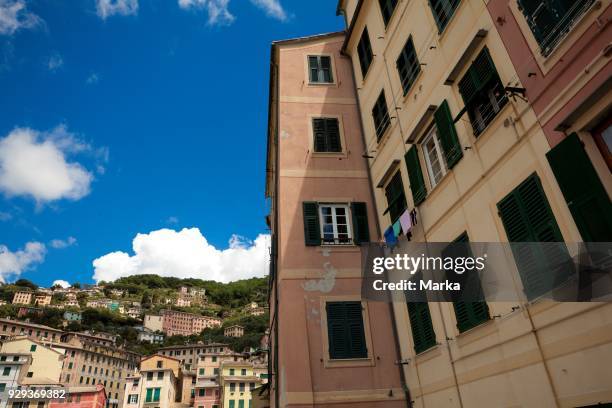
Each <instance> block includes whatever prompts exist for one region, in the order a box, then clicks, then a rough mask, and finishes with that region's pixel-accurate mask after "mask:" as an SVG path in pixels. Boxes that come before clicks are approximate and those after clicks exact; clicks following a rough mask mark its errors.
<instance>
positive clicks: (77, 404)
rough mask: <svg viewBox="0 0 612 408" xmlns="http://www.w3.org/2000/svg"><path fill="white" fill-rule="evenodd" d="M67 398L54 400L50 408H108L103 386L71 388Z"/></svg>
mask: <svg viewBox="0 0 612 408" xmlns="http://www.w3.org/2000/svg"><path fill="white" fill-rule="evenodd" d="M66 392H67V395H68V397H67V398H64V399H52V400H50V401H49V403H48V407H49V408H106V406H107V405H106V392H105V390H104V386H103V385H102V384H96V385H93V386H88V387H82V386H81V387H69V388H68V389H67V390H66Z"/></svg>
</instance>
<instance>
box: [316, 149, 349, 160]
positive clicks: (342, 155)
mask: <svg viewBox="0 0 612 408" xmlns="http://www.w3.org/2000/svg"><path fill="white" fill-rule="evenodd" d="M310 156H311V157H325V158H339V159H343V158H346V157H348V154H347V152H346V151H341V152H312V153H310Z"/></svg>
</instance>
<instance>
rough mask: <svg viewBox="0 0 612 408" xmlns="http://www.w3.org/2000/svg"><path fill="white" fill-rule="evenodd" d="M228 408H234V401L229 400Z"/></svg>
mask: <svg viewBox="0 0 612 408" xmlns="http://www.w3.org/2000/svg"><path fill="white" fill-rule="evenodd" d="M229 408H236V401H234V400H229Z"/></svg>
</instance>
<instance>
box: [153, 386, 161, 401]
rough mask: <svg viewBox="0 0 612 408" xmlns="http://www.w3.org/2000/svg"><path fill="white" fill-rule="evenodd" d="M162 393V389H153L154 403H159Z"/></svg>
mask: <svg viewBox="0 0 612 408" xmlns="http://www.w3.org/2000/svg"><path fill="white" fill-rule="evenodd" d="M160 391H161V388H154V389H153V401H155V402H157V401H159V395H160Z"/></svg>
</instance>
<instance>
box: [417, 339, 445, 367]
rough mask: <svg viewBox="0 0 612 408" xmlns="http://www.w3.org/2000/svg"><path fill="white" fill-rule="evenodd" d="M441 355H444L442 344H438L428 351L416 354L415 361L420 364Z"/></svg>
mask: <svg viewBox="0 0 612 408" xmlns="http://www.w3.org/2000/svg"><path fill="white" fill-rule="evenodd" d="M440 355H442V349H441V348H440V344H438V343H436V344H434V345H433V346H431V347H430V348H428V349H427V350H423V351H421V352H420V353H418V354H416V357H415V359H416V360H418V363H419V364H420V363H424V362H425V361H427V360H431V359H432V358H435V357H438V356H440Z"/></svg>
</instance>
